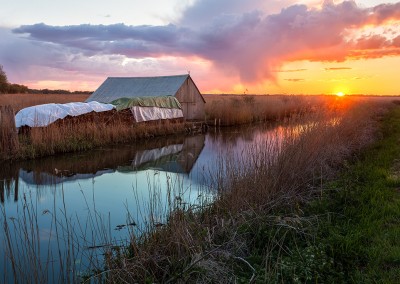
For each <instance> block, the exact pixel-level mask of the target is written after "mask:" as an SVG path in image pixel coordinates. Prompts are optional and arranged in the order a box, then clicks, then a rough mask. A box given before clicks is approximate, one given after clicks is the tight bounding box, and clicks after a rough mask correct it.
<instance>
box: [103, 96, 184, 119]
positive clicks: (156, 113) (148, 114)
mask: <svg viewBox="0 0 400 284" xmlns="http://www.w3.org/2000/svg"><path fill="white" fill-rule="evenodd" d="M111 104H113V105H115V107H116V108H117V110H123V109H127V108H129V109H130V110H131V112H132V115H133V117H134V119H135V121H136V122H143V121H150V120H159V119H174V118H182V117H183V112H182V107H181V104H180V103H179V101H178V99H177V98H175V97H173V96H164V97H135V98H120V99H117V100H114V101H112V102H111Z"/></svg>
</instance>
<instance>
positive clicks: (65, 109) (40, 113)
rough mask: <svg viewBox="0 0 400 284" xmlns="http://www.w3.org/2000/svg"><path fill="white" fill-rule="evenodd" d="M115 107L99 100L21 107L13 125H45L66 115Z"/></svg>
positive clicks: (77, 114)
mask: <svg viewBox="0 0 400 284" xmlns="http://www.w3.org/2000/svg"><path fill="white" fill-rule="evenodd" d="M113 108H115V106H114V105H112V104H103V103H99V102H94V101H93V102H88V103H80V102H78V103H66V104H44V105H37V106H31V107H27V108H24V109H21V110H20V111H19V112H18V113H17V114H16V115H15V125H16V126H17V127H21V126H24V125H27V126H30V127H43V126H47V125H49V124H51V123H53V122H54V121H56V120H58V119H63V118H65V117H66V116H68V115H70V116H79V115H82V114H85V113H89V112H92V111H95V112H103V111H109V110H112V109H113Z"/></svg>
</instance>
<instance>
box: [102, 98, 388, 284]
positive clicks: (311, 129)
mask: <svg viewBox="0 0 400 284" xmlns="http://www.w3.org/2000/svg"><path fill="white" fill-rule="evenodd" d="M385 107H386V106H385ZM385 107H383V108H381V106H379V105H377V104H363V105H358V106H353V107H352V108H350V109H348V110H347V111H339V112H338V111H334V112H331V113H318V114H314V115H313V116H312V117H308V118H307V119H304V118H302V119H299V118H298V117H297V118H296V119H295V120H294V121H290V122H289V123H290V124H289V125H288V126H289V128H288V130H287V131H283V130H282V129H279V128H278V130H277V132H276V134H275V137H274V138H272V139H270V140H265V141H260V143H259V146H258V147H256V148H252V149H248V150H247V151H248V153H246V155H243V156H241V157H239V158H240V159H241V162H240V163H236V162H234V161H235V160H236V161H237V159H231V158H229V157H220V158H221V159H226V161H225V162H224V163H221V167H220V170H219V171H217V172H214V173H213V175H212V178H213V180H214V182H213V185H214V189H215V190H217V192H218V194H217V196H216V198H215V200H214V202H213V203H212V204H204V205H203V207H202V209H201V210H198V209H194V208H190V207H189V208H186V209H185V210H181V209H179V208H177V209H176V210H174V211H172V212H171V213H170V216H169V219H168V223H167V224H165V226H162V227H160V228H157V229H155V230H153V231H149V232H148V234H145V235H143V236H141V237H140V238H132V241H131V245H130V248H128V251H127V253H126V255H125V258H124V259H125V261H124V266H123V267H121V266H119V265H118V264H116V263H113V264H112V265H111V267H113V269H110V271H109V273H110V275H113V280H116V282H118V281H120V282H135V281H136V282H146V281H150V282H165V283H186V282H207V283H210V282H218V283H231V282H235V281H238V280H239V279H242V280H244V279H243V278H241V277H243V275H248V278H247V281H250V282H252V281H253V280H254V279H255V277H256V275H255V271H256V269H255V268H254V267H253V266H252V264H251V263H250V262H249V261H248V260H246V259H248V258H249V257H250V256H251V251H252V249H253V247H255V243H257V239H253V238H256V236H258V235H259V234H260V231H259V230H261V231H262V232H264V230H265V233H264V234H265V235H266V236H268V234H269V233H268V232H275V233H274V234H277V235H274V236H269V237H265V238H264V237H263V239H266V240H267V241H270V242H271V243H269V244H268V243H266V244H265V245H262V246H261V247H264V249H265V251H262V252H261V255H263V260H262V263H264V265H265V270H264V271H265V273H266V275H271V274H273V275H275V276H276V277H278V278H276V279H280V278H279V276H278V275H279V273H278V271H277V270H276V269H277V266H276V265H275V264H276V263H274V261H279V257H280V255H282V254H283V253H284V252H283V251H281V249H282V250H284V249H285V248H284V245H283V240H284V239H285V238H286V234H287V233H288V232H290V230H291V231H292V232H296V233H306V232H303V230H304V227H302V226H303V225H302V224H303V222H312V220H302V219H301V218H300V217H299V215H301V204H303V203H305V202H308V201H310V200H312V198H314V197H315V196H319V195H320V194H323V192H324V187H323V185H324V182H325V181H326V180H328V179H329V178H331V177H332V176H333V175H334V174H335V173H336V172H337V171H338V170H339V169H340V168H341V167H342V166H343V165H345V163H346V160H348V159H352V158H353V155H355V154H356V153H357V152H358V151H359V150H360V149H362V148H363V147H365V146H366V145H368V144H369V143H370V142H372V140H373V137H374V133H375V130H376V128H375V123H376V119H377V115H378V114H379V112H380V111H383V109H384V108H385ZM227 152H228V153H229V150H228V151H227ZM283 208H291V209H290V210H289V211H290V212H292V214H291V215H287V216H279V212H282V209H283ZM277 214H278V215H277ZM272 228H278V230H272ZM279 228H287V229H288V230H289V231H288V230H286V231H283V230H280V229H279ZM257 232H258V233H257ZM279 232H284V234H283V235H280V233H279ZM261 235H262V234H261ZM257 238H258V237H257ZM114 272H115V274H113V273H114ZM268 277H269V276H268ZM268 277H267V276H265V277H264V279H266V278H268ZM278 281H279V280H278Z"/></svg>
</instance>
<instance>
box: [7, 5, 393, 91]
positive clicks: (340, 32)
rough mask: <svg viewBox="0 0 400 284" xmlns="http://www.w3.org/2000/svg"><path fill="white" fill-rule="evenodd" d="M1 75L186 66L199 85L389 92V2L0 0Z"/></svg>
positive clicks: (65, 76)
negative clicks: (2, 70)
mask: <svg viewBox="0 0 400 284" xmlns="http://www.w3.org/2000/svg"><path fill="white" fill-rule="evenodd" d="M0 7H1V9H0V64H1V65H3V68H4V70H5V71H6V73H7V76H8V79H9V81H10V82H12V83H18V84H24V85H27V86H29V87H31V88H39V89H43V88H49V89H69V90H95V89H96V88H97V87H98V86H99V85H100V84H101V83H102V82H103V81H104V80H105V78H106V77H108V76H159V75H176V74H186V73H188V72H190V74H191V76H192V78H193V79H194V80H195V82H196V84H197V86H198V87H199V89H200V91H201V92H202V93H239V94H243V93H249V94H321V93H325V94H335V93H337V92H344V93H346V94H383V95H400V88H399V86H400V84H399V81H400V79H399V78H400V72H399V70H400V2H399V1H391V0H384V1H377V0H358V1H333V0H325V1H317V0H305V1H294V0H268V1H267V0H146V1H143V0H114V1H103V0H84V1H83V0H69V1H57V0H36V1H32V0H13V1H9V0H0Z"/></svg>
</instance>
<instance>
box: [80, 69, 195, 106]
mask: <svg viewBox="0 0 400 284" xmlns="http://www.w3.org/2000/svg"><path fill="white" fill-rule="evenodd" d="M188 77H189V75H188V74H186V75H176V76H160V77H108V78H107V79H106V80H105V81H104V83H103V84H101V86H100V87H99V88H98V89H97V90H96V91H95V92H94V93H93V94H92V95H91V96H90V97H89V98H88V99H87V100H86V101H87V102H89V101H98V102H107V103H108V102H111V101H113V100H115V99H119V98H123V97H126V98H133V97H156V96H175V94H176V92H177V91H178V90H179V88H180V87H181V86H182V84H183V83H184V82H185V80H186V79H187V78H188Z"/></svg>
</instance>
